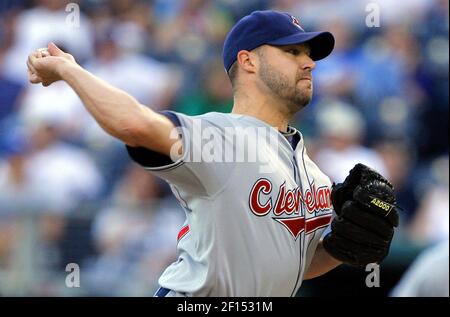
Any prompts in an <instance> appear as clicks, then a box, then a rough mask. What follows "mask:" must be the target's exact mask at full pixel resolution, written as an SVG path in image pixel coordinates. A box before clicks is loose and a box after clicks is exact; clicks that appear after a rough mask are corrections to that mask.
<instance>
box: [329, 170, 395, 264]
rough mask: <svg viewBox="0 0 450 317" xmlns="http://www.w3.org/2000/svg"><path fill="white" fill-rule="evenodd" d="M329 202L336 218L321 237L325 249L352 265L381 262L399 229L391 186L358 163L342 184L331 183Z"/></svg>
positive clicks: (374, 172) (381, 177)
mask: <svg viewBox="0 0 450 317" xmlns="http://www.w3.org/2000/svg"><path fill="white" fill-rule="evenodd" d="M331 200H332V202H333V207H334V210H335V212H336V215H337V216H336V217H335V218H334V219H333V221H332V223H331V232H330V233H328V234H327V235H326V236H325V237H324V240H323V246H324V248H325V250H327V252H328V253H329V254H331V255H332V256H333V257H334V258H336V259H338V260H340V261H342V262H344V263H347V264H351V265H354V266H359V267H364V266H366V265H367V264H369V263H380V262H381V261H382V260H383V259H384V258H385V257H386V256H387V255H388V253H389V247H390V244H391V241H392V238H393V236H394V227H397V226H398V218H399V217H398V207H397V206H396V205H395V196H394V188H393V186H392V185H391V184H390V183H389V182H388V181H387V180H386V179H385V178H384V177H383V176H381V175H380V174H379V173H378V172H376V171H374V170H373V169H371V168H369V167H367V166H365V165H363V164H357V165H356V166H355V167H354V168H353V169H352V170H351V171H350V174H349V175H348V176H347V178H346V179H345V181H344V182H343V183H340V184H337V185H334V184H333V187H332V191H331Z"/></svg>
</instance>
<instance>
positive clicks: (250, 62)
mask: <svg viewBox="0 0 450 317" xmlns="http://www.w3.org/2000/svg"><path fill="white" fill-rule="evenodd" d="M237 62H238V63H239V65H240V67H241V68H242V69H243V70H244V71H246V72H248V73H255V72H256V65H257V55H256V54H255V53H253V52H249V51H246V50H242V51H240V52H239V53H238V55H237Z"/></svg>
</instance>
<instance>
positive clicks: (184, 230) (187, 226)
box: [177, 225, 189, 241]
mask: <svg viewBox="0 0 450 317" xmlns="http://www.w3.org/2000/svg"><path fill="white" fill-rule="evenodd" d="M188 232H189V225H186V226H184V227H183V228H181V230H180V232H179V233H178V238H177V241H180V240H181V239H182V238H183V237H184V236H185V235H186V233H188Z"/></svg>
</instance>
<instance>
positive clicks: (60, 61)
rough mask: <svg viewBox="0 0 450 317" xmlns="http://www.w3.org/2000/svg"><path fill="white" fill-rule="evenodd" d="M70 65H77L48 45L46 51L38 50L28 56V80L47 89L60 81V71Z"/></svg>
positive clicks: (51, 45)
mask: <svg viewBox="0 0 450 317" xmlns="http://www.w3.org/2000/svg"><path fill="white" fill-rule="evenodd" d="M70 65H77V63H76V61H75V59H74V58H73V56H72V55H70V54H68V53H65V52H63V51H62V50H61V49H59V47H57V46H56V45H55V44H54V43H50V44H48V49H47V50H45V49H39V50H36V51H34V52H32V53H31V54H30V55H28V60H27V66H28V80H29V81H30V82H31V83H32V84H39V83H42V85H43V86H45V87H47V86H49V85H51V84H52V83H54V82H55V81H58V80H61V79H62V77H61V74H62V70H63V69H64V67H67V66H70Z"/></svg>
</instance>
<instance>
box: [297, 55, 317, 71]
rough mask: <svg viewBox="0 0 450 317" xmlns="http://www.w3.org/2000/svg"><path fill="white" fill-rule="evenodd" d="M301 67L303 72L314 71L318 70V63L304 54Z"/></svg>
mask: <svg viewBox="0 0 450 317" xmlns="http://www.w3.org/2000/svg"><path fill="white" fill-rule="evenodd" d="M300 67H301V68H302V69H303V70H306V69H309V70H310V71H312V70H313V69H315V68H316V63H315V62H314V61H313V60H312V58H311V57H310V56H309V55H306V54H304V55H303V56H302V58H301V59H300Z"/></svg>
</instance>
